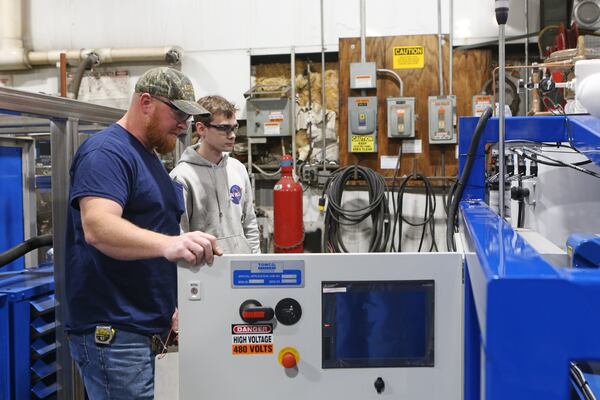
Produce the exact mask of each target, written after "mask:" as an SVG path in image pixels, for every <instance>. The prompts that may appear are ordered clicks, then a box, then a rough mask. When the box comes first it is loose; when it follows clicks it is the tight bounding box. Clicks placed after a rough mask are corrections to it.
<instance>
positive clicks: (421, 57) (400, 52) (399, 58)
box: [393, 46, 425, 69]
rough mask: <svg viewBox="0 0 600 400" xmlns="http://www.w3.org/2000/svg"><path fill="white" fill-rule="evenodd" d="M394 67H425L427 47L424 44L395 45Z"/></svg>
mask: <svg viewBox="0 0 600 400" xmlns="http://www.w3.org/2000/svg"><path fill="white" fill-rule="evenodd" d="M393 51H394V55H393V60H394V69H410V68H423V67H424V66H425V49H424V48H423V46H400V47H394V49H393Z"/></svg>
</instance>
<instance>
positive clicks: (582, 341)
mask: <svg viewBox="0 0 600 400" xmlns="http://www.w3.org/2000/svg"><path fill="white" fill-rule="evenodd" d="M476 124H477V118H472V117H468V118H461V119H460V131H459V169H460V170H461V171H462V169H463V168H464V165H465V162H466V159H467V151H468V147H469V144H470V142H471V138H472V135H473V131H474V129H475V126H476ZM513 139H519V140H532V141H538V142H542V141H543V142H567V141H570V142H571V144H572V145H574V146H575V147H576V148H577V149H578V150H580V151H581V152H582V153H584V154H585V155H586V156H588V157H589V158H590V159H591V160H592V161H594V162H595V163H596V164H600V151H599V149H600V120H598V119H596V118H593V117H589V116H577V117H574V116H570V117H568V118H565V117H513V118H507V119H506V140H513ZM497 141H498V119H496V118H493V119H490V120H489V121H488V124H487V126H486V128H485V130H484V132H483V135H482V140H481V142H480V145H479V148H478V149H477V154H476V159H475V162H474V165H473V169H472V172H471V174H470V177H469V179H468V181H467V186H466V187H465V190H464V193H463V197H462V200H463V201H462V202H461V204H460V210H461V213H462V220H461V223H462V229H463V231H464V232H465V236H466V237H467V240H468V241H469V245H470V248H471V249H472V250H474V252H475V254H474V255H473V253H470V254H468V255H467V260H466V271H465V400H475V399H480V398H484V399H486V400H506V399H511V400H520V399H523V400H525V399H528V400H530V399H557V400H558V399H561V400H562V399H568V398H569V388H570V384H569V382H570V379H569V366H570V362H577V361H583V360H600V336H599V334H598V332H599V328H600V317H599V316H598V310H599V309H600V270H599V269H589V268H588V269H574V268H566V267H568V266H567V265H565V266H564V267H555V266H553V265H551V264H550V263H549V262H548V261H546V260H545V259H544V258H543V257H542V256H541V255H540V254H538V253H537V252H536V251H535V250H534V249H533V248H532V247H531V246H530V245H529V244H528V243H527V242H526V241H525V240H524V239H523V238H522V237H521V236H519V235H518V234H517V233H516V232H515V231H514V230H513V229H512V228H511V226H510V225H509V224H508V223H506V222H505V221H504V220H503V219H502V218H500V217H499V216H498V215H497V214H496V213H494V212H493V211H492V210H491V209H490V208H489V207H488V206H487V205H486V204H485V203H484V202H483V199H484V198H485V151H484V146H485V144H486V143H495V142H497ZM482 396H483V397H482Z"/></svg>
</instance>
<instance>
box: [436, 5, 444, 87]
mask: <svg viewBox="0 0 600 400" xmlns="http://www.w3.org/2000/svg"><path fill="white" fill-rule="evenodd" d="M437 10H438V15H437V17H438V80H439V83H440V96H443V95H444V64H443V59H442V41H443V40H444V36H443V35H442V0H438V2H437Z"/></svg>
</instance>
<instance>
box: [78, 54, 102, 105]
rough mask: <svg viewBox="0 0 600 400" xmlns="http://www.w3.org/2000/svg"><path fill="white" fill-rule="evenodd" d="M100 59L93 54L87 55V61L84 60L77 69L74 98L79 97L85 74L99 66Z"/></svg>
mask: <svg viewBox="0 0 600 400" xmlns="http://www.w3.org/2000/svg"><path fill="white" fill-rule="evenodd" d="M99 61H100V58H99V57H98V54H96V53H94V52H91V53H89V54H88V55H87V57H86V58H85V60H83V61H82V62H81V63H80V64H79V66H78V67H77V71H75V75H74V76H73V82H72V85H73V98H74V99H77V98H78V97H79V88H80V87H81V80H82V79H83V74H84V73H85V71H86V70H88V69H92V67H93V66H95V65H98V63H99Z"/></svg>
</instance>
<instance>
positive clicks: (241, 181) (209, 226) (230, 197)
mask: <svg viewBox="0 0 600 400" xmlns="http://www.w3.org/2000/svg"><path fill="white" fill-rule="evenodd" d="M198 146H199V144H196V145H193V146H190V147H188V148H187V149H185V151H184V152H183V154H182V155H181V159H180V160H179V162H178V163H177V166H176V167H175V168H174V169H173V171H171V178H172V179H173V180H175V181H177V182H179V183H181V185H182V186H183V196H184V200H185V208H186V211H185V213H184V214H183V215H182V216H181V229H182V230H183V231H184V232H190V231H202V232H206V233H210V234H211V235H213V236H215V237H216V238H217V243H218V244H219V246H220V247H221V249H222V250H223V251H224V253H226V254H244V253H260V247H259V233H258V225H257V223H256V214H255V213H254V207H253V204H252V187H251V186H250V178H249V177H248V172H247V171H246V168H244V166H243V165H242V163H240V162H239V161H238V160H236V159H234V158H230V157H229V156H228V155H227V154H224V155H223V158H222V159H221V161H220V162H219V163H218V164H214V163H212V162H211V161H208V160H206V159H205V158H203V157H202V156H200V155H199V154H198V153H197V152H196V149H197V148H198Z"/></svg>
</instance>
